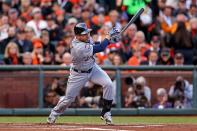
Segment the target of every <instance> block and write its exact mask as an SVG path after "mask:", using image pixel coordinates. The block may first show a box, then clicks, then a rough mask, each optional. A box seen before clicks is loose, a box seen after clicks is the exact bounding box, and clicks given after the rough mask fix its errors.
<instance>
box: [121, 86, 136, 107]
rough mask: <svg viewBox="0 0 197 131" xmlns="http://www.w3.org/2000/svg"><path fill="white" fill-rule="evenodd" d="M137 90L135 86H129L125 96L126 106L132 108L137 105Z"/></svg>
mask: <svg viewBox="0 0 197 131" xmlns="http://www.w3.org/2000/svg"><path fill="white" fill-rule="evenodd" d="M135 98H136V94H135V90H134V88H133V87H130V88H128V91H127V92H126V95H125V97H124V107H126V108H132V107H135V106H136V103H135Z"/></svg>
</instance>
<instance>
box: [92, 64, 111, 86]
mask: <svg viewBox="0 0 197 131" xmlns="http://www.w3.org/2000/svg"><path fill="white" fill-rule="evenodd" d="M91 81H92V82H93V83H95V84H99V85H101V86H103V87H106V86H112V81H111V79H110V77H109V76H108V75H107V73H106V72H105V71H103V70H102V69H101V68H100V67H98V66H96V67H95V69H94V70H93V72H92V76H91Z"/></svg>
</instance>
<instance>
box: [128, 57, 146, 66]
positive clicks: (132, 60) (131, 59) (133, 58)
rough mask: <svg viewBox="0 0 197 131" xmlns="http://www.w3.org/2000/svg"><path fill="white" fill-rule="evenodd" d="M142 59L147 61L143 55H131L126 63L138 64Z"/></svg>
mask: <svg viewBox="0 0 197 131" xmlns="http://www.w3.org/2000/svg"><path fill="white" fill-rule="evenodd" d="M142 61H147V58H146V57H145V56H141V58H140V59H138V58H137V57H136V56H132V57H131V58H130V59H129V61H128V65H130V66H139V65H140V62H142Z"/></svg>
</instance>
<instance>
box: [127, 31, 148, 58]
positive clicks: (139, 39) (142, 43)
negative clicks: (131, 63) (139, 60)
mask: <svg viewBox="0 0 197 131" xmlns="http://www.w3.org/2000/svg"><path fill="white" fill-rule="evenodd" d="M130 46H131V48H132V49H138V50H140V52H141V55H144V53H145V52H146V51H147V50H148V49H149V48H150V45H148V44H147V43H146V38H145V35H144V33H143V32H142V31H138V32H136V34H135V36H134V38H133V41H132V43H131V45H130Z"/></svg>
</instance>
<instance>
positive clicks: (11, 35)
mask: <svg viewBox="0 0 197 131" xmlns="http://www.w3.org/2000/svg"><path fill="white" fill-rule="evenodd" d="M15 37H16V28H15V26H12V27H9V28H8V37H7V38H6V39H4V40H2V41H0V54H4V52H5V48H6V46H7V44H8V43H9V42H11V41H14V40H15Z"/></svg>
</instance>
